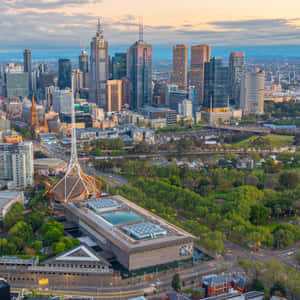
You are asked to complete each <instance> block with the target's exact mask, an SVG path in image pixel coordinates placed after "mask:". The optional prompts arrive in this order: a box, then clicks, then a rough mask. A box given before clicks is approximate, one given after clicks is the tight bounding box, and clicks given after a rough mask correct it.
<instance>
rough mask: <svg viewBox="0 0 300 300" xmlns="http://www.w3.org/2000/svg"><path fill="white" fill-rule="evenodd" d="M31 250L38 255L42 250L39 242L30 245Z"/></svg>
mask: <svg viewBox="0 0 300 300" xmlns="http://www.w3.org/2000/svg"><path fill="white" fill-rule="evenodd" d="M31 248H32V249H34V250H35V252H36V253H40V252H41V250H42V249H43V244H42V242H41V241H35V242H34V243H33V244H32V245H31Z"/></svg>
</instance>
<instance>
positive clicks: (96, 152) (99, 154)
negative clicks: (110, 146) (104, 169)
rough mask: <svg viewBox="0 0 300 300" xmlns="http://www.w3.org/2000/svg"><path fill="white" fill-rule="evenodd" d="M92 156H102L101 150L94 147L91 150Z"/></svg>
mask: <svg viewBox="0 0 300 300" xmlns="http://www.w3.org/2000/svg"><path fill="white" fill-rule="evenodd" d="M93 155H95V156H101V155H102V151H101V149H100V148H98V147H95V148H94V149H93Z"/></svg>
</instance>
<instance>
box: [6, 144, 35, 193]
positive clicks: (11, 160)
mask: <svg viewBox="0 0 300 300" xmlns="http://www.w3.org/2000/svg"><path fill="white" fill-rule="evenodd" d="M0 161H1V164H0V179H1V180H7V181H11V182H12V183H13V185H14V187H15V188H24V187H26V186H27V185H33V183H34V177H33V174H34V170H33V146H32V143H31V142H27V143H13V144H6V143H0Z"/></svg>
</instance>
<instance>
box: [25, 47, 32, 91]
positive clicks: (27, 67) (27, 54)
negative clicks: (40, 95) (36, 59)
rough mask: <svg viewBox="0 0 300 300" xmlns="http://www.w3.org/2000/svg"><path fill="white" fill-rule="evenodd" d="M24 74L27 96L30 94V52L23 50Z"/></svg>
mask: <svg viewBox="0 0 300 300" xmlns="http://www.w3.org/2000/svg"><path fill="white" fill-rule="evenodd" d="M24 72H25V73H28V89H29V94H32V66H31V52H30V50H28V49H26V50H24Z"/></svg>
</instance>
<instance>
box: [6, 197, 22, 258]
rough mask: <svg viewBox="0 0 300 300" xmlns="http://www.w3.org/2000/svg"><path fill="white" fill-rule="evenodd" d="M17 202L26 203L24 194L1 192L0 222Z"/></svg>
mask: <svg viewBox="0 0 300 300" xmlns="http://www.w3.org/2000/svg"><path fill="white" fill-rule="evenodd" d="M16 202H20V203H24V194H23V192H17V191H0V221H3V219H4V217H5V216H6V214H7V213H8V212H9V211H10V209H11V208H12V207H13V205H14V204H15V203H16ZM0 263H1V261H0Z"/></svg>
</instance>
